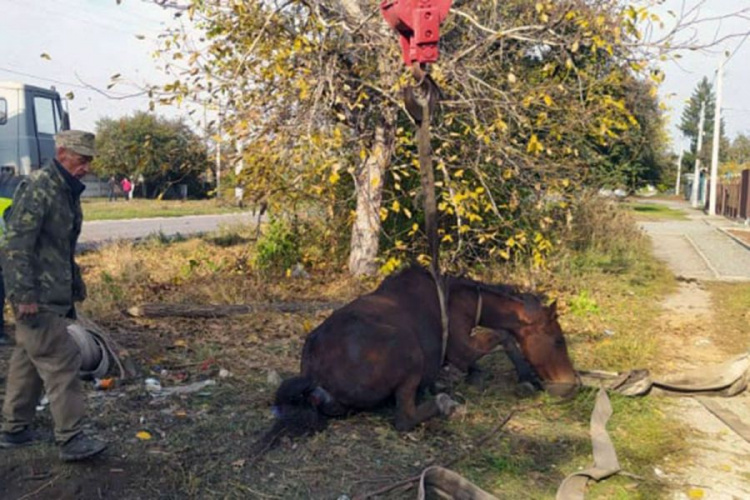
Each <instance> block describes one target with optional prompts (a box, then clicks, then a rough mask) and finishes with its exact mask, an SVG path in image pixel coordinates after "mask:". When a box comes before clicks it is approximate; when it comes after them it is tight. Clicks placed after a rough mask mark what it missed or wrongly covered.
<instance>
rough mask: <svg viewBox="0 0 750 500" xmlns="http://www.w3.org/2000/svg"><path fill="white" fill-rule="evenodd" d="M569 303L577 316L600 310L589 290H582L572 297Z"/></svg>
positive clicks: (572, 311)
mask: <svg viewBox="0 0 750 500" xmlns="http://www.w3.org/2000/svg"><path fill="white" fill-rule="evenodd" d="M568 305H569V306H570V312H571V313H573V314H574V315H576V316H586V315H587V314H592V313H596V312H599V306H598V305H597V303H596V300H594V298H593V297H591V295H590V293H589V291H588V290H581V291H580V292H579V293H578V295H574V296H573V297H571V298H570V300H569V301H568Z"/></svg>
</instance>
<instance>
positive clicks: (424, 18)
mask: <svg viewBox="0 0 750 500" xmlns="http://www.w3.org/2000/svg"><path fill="white" fill-rule="evenodd" d="M451 2H452V0H383V2H382V3H381V4H380V12H382V13H383V17H384V18H385V20H386V22H387V23H388V24H389V25H390V26H391V28H393V29H394V30H396V32H397V33H398V35H399V43H400V44H401V50H402V52H403V55H404V63H405V64H406V65H407V66H411V65H412V64H413V63H415V62H417V63H420V64H427V63H434V62H435V61H437V60H438V55H439V52H438V42H439V41H440V24H441V23H442V22H443V21H444V20H445V18H446V17H447V16H448V11H449V10H450V8H451Z"/></svg>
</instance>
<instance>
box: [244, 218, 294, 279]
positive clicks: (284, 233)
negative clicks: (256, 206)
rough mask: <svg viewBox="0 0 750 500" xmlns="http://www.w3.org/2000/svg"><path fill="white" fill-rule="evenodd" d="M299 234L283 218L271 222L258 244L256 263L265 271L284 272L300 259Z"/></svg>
mask: <svg viewBox="0 0 750 500" xmlns="http://www.w3.org/2000/svg"><path fill="white" fill-rule="evenodd" d="M300 257H301V254H300V249H299V238H298V234H297V233H296V232H295V231H294V230H293V229H292V227H291V226H290V224H289V223H287V222H286V221H283V220H281V219H275V220H273V221H271V222H270V224H269V225H268V227H267V228H266V231H265V233H264V234H263V236H262V237H261V238H260V239H259V240H258V243H257V245H256V256H255V265H256V266H257V267H258V269H261V270H263V271H273V272H280V271H281V272H283V271H286V270H289V269H291V268H292V267H293V266H294V265H295V264H296V263H297V262H299V261H300Z"/></svg>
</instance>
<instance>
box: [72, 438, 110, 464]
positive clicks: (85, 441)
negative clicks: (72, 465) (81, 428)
mask: <svg viewBox="0 0 750 500" xmlns="http://www.w3.org/2000/svg"><path fill="white" fill-rule="evenodd" d="M106 448H107V443H105V442H104V441H100V440H98V439H95V438H90V437H87V436H86V435H85V434H83V433H82V432H81V433H79V434H76V435H75V436H74V437H73V438H71V439H70V440H69V441H67V442H66V443H64V444H63V445H62V446H60V459H61V460H62V461H63V462H76V461H78V460H85V459H87V458H91V457H93V456H95V455H98V454H99V453H101V452H103V451H104V450H105V449H106Z"/></svg>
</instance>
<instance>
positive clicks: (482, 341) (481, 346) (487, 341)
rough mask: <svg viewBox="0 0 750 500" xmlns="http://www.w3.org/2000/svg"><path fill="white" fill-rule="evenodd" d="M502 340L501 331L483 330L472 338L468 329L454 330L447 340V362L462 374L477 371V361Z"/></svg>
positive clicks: (502, 334)
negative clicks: (448, 343)
mask: <svg viewBox="0 0 750 500" xmlns="http://www.w3.org/2000/svg"><path fill="white" fill-rule="evenodd" d="M454 332H455V333H454ZM503 339H504V333H503V332H502V331H496V330H483V331H480V332H477V333H476V335H474V336H472V335H471V330H470V329H468V328H466V329H456V330H454V331H453V332H452V334H451V337H450V339H449V342H450V345H449V349H448V361H449V362H450V363H451V364H452V365H453V366H455V367H456V368H458V369H459V370H461V371H463V372H469V373H471V372H473V371H477V370H478V369H479V368H478V367H477V366H476V362H477V360H478V359H479V358H481V357H482V356H486V355H487V354H489V353H490V352H491V351H492V349H494V348H495V347H497V346H498V345H499V344H500V343H501V342H502V341H503Z"/></svg>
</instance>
